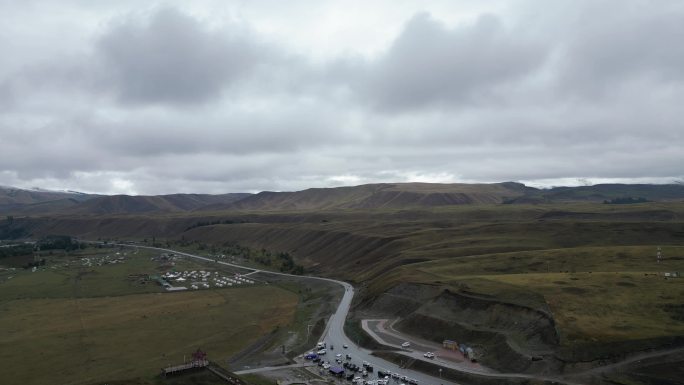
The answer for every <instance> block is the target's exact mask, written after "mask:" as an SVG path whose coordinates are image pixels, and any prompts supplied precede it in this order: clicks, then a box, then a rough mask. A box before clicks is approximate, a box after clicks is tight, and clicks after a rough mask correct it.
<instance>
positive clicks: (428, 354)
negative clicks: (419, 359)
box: [423, 352, 435, 358]
mask: <svg viewBox="0 0 684 385" xmlns="http://www.w3.org/2000/svg"><path fill="white" fill-rule="evenodd" d="M423 357H426V358H435V353H433V352H427V353H425V354H423Z"/></svg>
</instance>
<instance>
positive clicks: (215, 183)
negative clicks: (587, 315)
mask: <svg viewBox="0 0 684 385" xmlns="http://www.w3.org/2000/svg"><path fill="white" fill-rule="evenodd" d="M141 4H145V5H144V6H141ZM683 42H684V2H682V1H680V0H673V1H667V0H659V1H629V0H616V1H597V0H587V1H582V0H567V1H564V0H554V1H547V0H539V1H524V0H522V1H514V0H510V1H495V0H492V1H484V0H459V1H452V0H445V1H397V0H388V1H367V0H366V1H350V0H344V1H296V0H289V1H281V0H272V1H256V0H255V1H251V0H250V1H247V0H245V1H223V0H221V1H192V2H190V1H166V2H164V1H160V2H141V1H138V0H131V1H90V0H73V1H66V0H65V1H59V2H57V1H32V0H25V1H12V0H0V185H9V186H17V187H32V186H38V187H42V188H51V189H71V190H79V191H85V192H98V193H128V194H162V193H176V192H204V193H224V192H241V191H249V192H253V191H261V190H298V189H303V188H308V187H326V186H340V185H355V184H362V183H373V182H403V181H425V182H427V181H430V182H500V181H523V182H526V183H529V184H532V185H562V184H566V185H567V184H577V183H585V182H587V181H588V183H598V182H606V181H617V182H659V183H665V182H672V181H676V180H681V179H682V178H683V176H684V135H683V132H684V123H683V122H684V119H683V117H682V115H683V111H684V43H683Z"/></svg>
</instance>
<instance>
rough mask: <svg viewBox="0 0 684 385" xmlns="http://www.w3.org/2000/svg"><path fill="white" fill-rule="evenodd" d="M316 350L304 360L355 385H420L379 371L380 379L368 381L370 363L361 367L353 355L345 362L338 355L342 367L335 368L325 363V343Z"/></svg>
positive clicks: (394, 374)
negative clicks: (395, 383) (393, 384)
mask: <svg viewBox="0 0 684 385" xmlns="http://www.w3.org/2000/svg"><path fill="white" fill-rule="evenodd" d="M345 347H346V346H345ZM330 348H331V349H332V345H331V346H330ZM316 349H318V350H317V351H316V352H313V351H310V352H308V353H307V354H305V355H304V358H305V359H307V360H311V361H312V362H315V363H317V364H318V366H320V367H322V368H323V369H325V370H329V371H330V373H331V374H333V375H335V376H338V377H344V378H346V379H347V380H348V381H351V382H352V384H354V385H387V384H388V383H389V381H390V380H396V381H402V384H401V385H406V384H411V385H418V381H417V380H415V379H413V378H409V377H407V376H403V375H401V374H399V373H392V372H391V371H389V370H378V371H377V376H378V379H377V380H368V379H367V378H368V376H369V374H370V373H373V372H374V368H373V365H371V364H370V363H369V362H367V361H363V362H362V363H361V366H359V365H357V364H355V363H353V362H352V361H351V360H352V357H351V355H349V354H344V360H343V359H342V358H343V354H342V353H338V354H336V355H335V362H336V363H337V364H339V365H341V367H340V366H333V364H332V363H331V362H330V361H325V360H324V359H323V357H322V356H323V355H325V354H326V353H327V351H326V344H325V342H319V343H318V344H317V345H316ZM433 355H434V354H433Z"/></svg>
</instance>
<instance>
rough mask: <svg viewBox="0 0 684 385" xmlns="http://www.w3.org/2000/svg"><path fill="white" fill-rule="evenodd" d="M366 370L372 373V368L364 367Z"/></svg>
mask: <svg viewBox="0 0 684 385" xmlns="http://www.w3.org/2000/svg"><path fill="white" fill-rule="evenodd" d="M366 370H367V371H368V372H370V373H373V367H372V366H370V365H368V366H366Z"/></svg>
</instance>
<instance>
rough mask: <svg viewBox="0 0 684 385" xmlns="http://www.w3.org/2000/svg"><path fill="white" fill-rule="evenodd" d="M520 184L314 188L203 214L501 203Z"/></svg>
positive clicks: (518, 191)
mask: <svg viewBox="0 0 684 385" xmlns="http://www.w3.org/2000/svg"><path fill="white" fill-rule="evenodd" d="M528 190H529V188H528V187H525V185H523V184H520V183H513V182H505V183H493V184H461V183H452V184H439V183H381V184H366V185H361V186H353V187H336V188H311V189H307V190H303V191H294V192H271V191H264V192H260V193H258V194H255V195H253V196H250V197H247V198H245V199H241V200H239V201H236V202H234V203H230V204H223V205H221V204H219V205H211V206H207V207H204V208H202V209H203V210H216V211H219V210H267V211H269V210H272V211H277V210H333V209H381V208H389V209H396V208H406V207H431V206H448V205H461V204H476V203H502V202H503V201H504V200H506V199H514V198H516V197H520V196H523V195H525V194H526V193H527V192H528Z"/></svg>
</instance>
